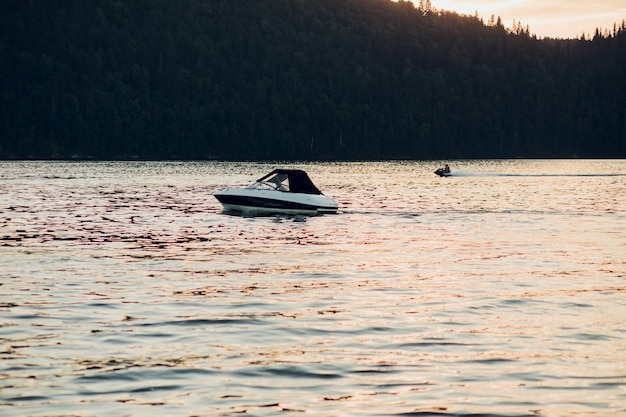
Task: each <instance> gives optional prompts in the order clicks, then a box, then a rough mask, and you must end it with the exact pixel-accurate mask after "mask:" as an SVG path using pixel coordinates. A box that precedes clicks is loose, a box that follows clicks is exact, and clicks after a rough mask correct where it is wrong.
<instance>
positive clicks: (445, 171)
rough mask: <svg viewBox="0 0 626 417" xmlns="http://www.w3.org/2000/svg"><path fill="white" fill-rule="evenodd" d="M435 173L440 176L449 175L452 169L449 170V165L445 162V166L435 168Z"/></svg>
mask: <svg viewBox="0 0 626 417" xmlns="http://www.w3.org/2000/svg"><path fill="white" fill-rule="evenodd" d="M435 174H437V175H439V176H440V177H449V176H450V175H452V171H450V166H449V165H448V164H446V166H444V167H443V168H437V169H436V170H435Z"/></svg>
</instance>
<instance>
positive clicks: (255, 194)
mask: <svg viewBox="0 0 626 417" xmlns="http://www.w3.org/2000/svg"><path fill="white" fill-rule="evenodd" d="M214 196H215V198H217V200H218V201H219V202H220V203H222V206H224V210H225V211H236V212H243V213H250V212H251V213H281V214H306V215H316V214H325V213H336V212H337V210H338V208H339V206H338V204H337V202H335V201H334V200H333V199H331V198H329V197H327V196H325V195H324V194H322V192H321V191H320V190H319V189H318V188H317V187H316V186H315V185H314V184H313V182H312V181H311V179H310V178H309V175H308V174H307V173H306V172H305V171H302V170H299V169H275V170H273V171H272V172H270V173H269V174H267V175H265V176H264V177H261V178H259V179H258V180H256V181H255V182H253V183H251V184H250V185H248V186H247V187H243V188H231V189H225V190H221V191H218V192H216V193H215V194H214Z"/></svg>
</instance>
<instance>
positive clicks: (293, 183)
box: [257, 169, 322, 194]
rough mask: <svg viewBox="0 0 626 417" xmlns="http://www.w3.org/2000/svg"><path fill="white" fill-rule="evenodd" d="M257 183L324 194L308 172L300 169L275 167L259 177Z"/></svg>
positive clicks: (285, 189)
mask: <svg viewBox="0 0 626 417" xmlns="http://www.w3.org/2000/svg"><path fill="white" fill-rule="evenodd" d="M257 183H260V184H265V185H269V186H270V187H271V188H273V189H276V190H279V191H285V192H291V193H303V194H322V192H321V191H320V190H319V189H318V188H317V187H316V186H315V185H314V184H313V182H312V181H311V179H310V178H309V176H308V175H307V173H306V172H304V171H301V170H298V169H275V170H274V171H272V172H270V173H269V174H267V175H266V176H264V177H263V178H260V179H258V180H257Z"/></svg>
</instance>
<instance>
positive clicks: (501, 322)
mask: <svg viewBox="0 0 626 417" xmlns="http://www.w3.org/2000/svg"><path fill="white" fill-rule="evenodd" d="M437 165H438V163H436V162H381V163H331V164H257V163H254V164H253V163H218V162H178V163H176V162H110V163H107V162H100V163H91V162H89V163H81V162H76V163H66V162H1V163H0V415H2V416H16V417H17V416H20V417H22V416H156V415H158V416H231V415H232V416H236V415H242V414H244V415H251V416H274V415H281V416H291V415H311V416H430V415H432V416H443V417H446V416H466V415H475V414H478V415H487V416H574V415H576V416H624V415H626V277H625V274H626V161H589V160H574V161H533V160H515V161H452V163H451V166H452V168H453V170H456V171H455V175H454V176H452V177H450V178H439V177H437V176H435V175H434V174H433V173H432V171H433V170H434V169H435V168H436V167H437ZM279 166H283V167H300V168H304V169H306V170H307V171H308V172H309V174H310V176H311V177H312V179H313V181H314V182H315V183H316V185H318V187H319V188H320V189H322V190H323V191H324V192H325V194H327V195H329V196H330V197H332V198H335V199H336V200H338V202H339V204H340V208H341V213H340V214H337V215H326V216H318V217H306V218H305V217H281V216H269V217H239V216H233V215H227V214H223V213H222V211H221V207H220V205H219V203H218V202H217V200H215V199H214V198H213V197H212V193H213V192H215V191H217V190H218V189H221V188H223V187H226V186H239V185H246V184H247V183H249V182H251V181H252V180H254V179H255V178H258V177H260V176H262V175H263V174H265V173H266V172H268V171H269V170H271V169H273V168H275V167H279Z"/></svg>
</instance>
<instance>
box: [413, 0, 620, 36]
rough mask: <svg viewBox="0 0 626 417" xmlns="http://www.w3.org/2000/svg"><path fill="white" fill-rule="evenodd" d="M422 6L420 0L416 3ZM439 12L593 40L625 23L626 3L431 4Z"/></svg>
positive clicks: (501, 0) (446, 0)
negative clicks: (598, 31)
mask: <svg viewBox="0 0 626 417" xmlns="http://www.w3.org/2000/svg"><path fill="white" fill-rule="evenodd" d="M413 1H414V2H415V3H416V4H419V0H413ZM430 3H431V5H432V7H433V8H435V9H437V10H452V11H455V12H457V13H459V14H469V15H472V16H473V15H474V14H475V13H476V11H478V16H480V17H481V18H483V20H484V21H485V22H487V21H488V20H489V18H490V17H491V15H495V17H496V19H497V18H498V16H500V17H501V18H502V23H503V24H504V26H505V27H507V28H509V27H511V25H512V23H513V19H515V21H516V22H520V21H521V22H522V25H523V26H524V27H526V25H528V26H530V33H531V34H536V35H537V36H538V37H539V38H544V37H551V38H580V35H582V34H583V33H586V34H589V35H591V36H593V34H594V33H595V30H596V28H597V27H601V28H603V29H609V30H611V31H612V30H613V23H614V22H617V25H618V27H619V25H620V24H621V22H622V20H625V19H626V0H431V1H430Z"/></svg>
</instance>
